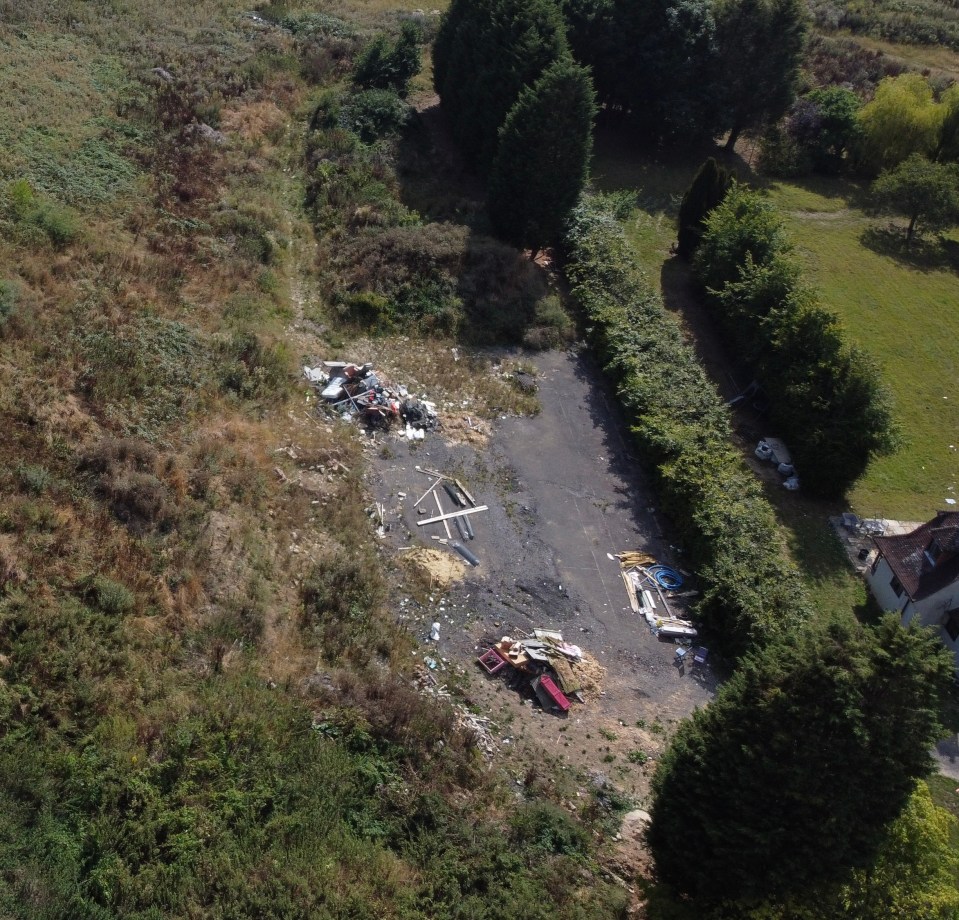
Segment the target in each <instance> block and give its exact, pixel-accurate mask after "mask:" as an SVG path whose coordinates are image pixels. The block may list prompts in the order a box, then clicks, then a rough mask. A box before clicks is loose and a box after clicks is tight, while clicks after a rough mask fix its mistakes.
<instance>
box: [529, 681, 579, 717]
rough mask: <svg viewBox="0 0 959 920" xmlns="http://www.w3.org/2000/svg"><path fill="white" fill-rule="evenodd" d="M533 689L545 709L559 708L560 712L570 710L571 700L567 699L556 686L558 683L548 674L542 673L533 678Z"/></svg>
mask: <svg viewBox="0 0 959 920" xmlns="http://www.w3.org/2000/svg"><path fill="white" fill-rule="evenodd" d="M533 690H535V691H536V696H537V698H538V699H539V701H540V703H542V704H543V709H545V710H547V711H549V710H550V709H558V710H559V711H560V712H569V705H570V704H569V700H568V699H566V697H565V695H564V694H563V691H562V690H560V689H559V687H557V686H556V683H555V682H554V681H553V679H552V678H551V677H550V676H549V675H548V674H540V675H539V677H536V678H534V679H533Z"/></svg>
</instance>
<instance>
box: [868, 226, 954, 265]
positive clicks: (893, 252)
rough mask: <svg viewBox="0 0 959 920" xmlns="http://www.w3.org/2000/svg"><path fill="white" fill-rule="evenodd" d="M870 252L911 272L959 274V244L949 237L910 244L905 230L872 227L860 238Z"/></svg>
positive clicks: (920, 239)
mask: <svg viewBox="0 0 959 920" xmlns="http://www.w3.org/2000/svg"><path fill="white" fill-rule="evenodd" d="M859 242H860V243H862V245H863V246H865V248H866V249H869V250H871V251H872V252H875V253H876V254H878V255H881V256H888V257H889V258H891V259H895V260H896V261H897V262H899V263H900V264H902V265H904V266H908V267H909V268H914V269H916V270H917V271H921V272H930V271H952V272H959V242H957V241H956V240H950V239H946V238H945V237H941V236H936V237H932V238H929V237H920V236H914V237H913V238H912V241H911V242H908V243H907V242H906V233H905V229H904V228H903V227H900V226H897V225H896V224H887V225H886V226H884V227H875V226H873V227H868V228H866V229H865V230H864V231H863V232H862V235H861V236H860V237H859Z"/></svg>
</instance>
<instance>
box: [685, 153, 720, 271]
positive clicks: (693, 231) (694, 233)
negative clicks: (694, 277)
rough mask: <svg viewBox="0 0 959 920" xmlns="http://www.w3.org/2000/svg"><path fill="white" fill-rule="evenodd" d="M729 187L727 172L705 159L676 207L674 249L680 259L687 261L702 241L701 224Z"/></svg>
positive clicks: (714, 162) (702, 224)
mask: <svg viewBox="0 0 959 920" xmlns="http://www.w3.org/2000/svg"><path fill="white" fill-rule="evenodd" d="M731 186H732V176H731V175H730V173H729V171H728V170H727V169H725V168H724V167H722V166H720V165H719V164H718V163H717V162H716V160H715V158H714V157H709V159H707V160H706V162H705V163H703V165H702V166H700V167H699V170H698V172H697V173H696V175H695V176H694V177H693V181H692V183H691V184H690V186H689V188H688V189H687V190H686V194H685V195H683V200H682V202H681V204H680V205H679V234H678V239H677V249H678V252H679V254H680V255H681V256H682V257H683V258H684V259H691V258H692V257H693V253H694V252H695V251H696V247H697V246H698V245H699V241H700V239H702V235H703V230H704V229H705V221H706V218H707V217H708V216H709V212H710V211H712V209H713V208H715V207H716V206H717V205H718V204H720V203H721V202H722V200H723V198H725V197H726V193H727V192H728V191H729V189H730V187H731Z"/></svg>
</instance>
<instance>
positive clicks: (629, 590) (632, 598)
mask: <svg viewBox="0 0 959 920" xmlns="http://www.w3.org/2000/svg"><path fill="white" fill-rule="evenodd" d="M620 574H621V575H622V576H623V583H624V584H625V585H626V594H627V596H628V597H629V606H630V607H632V608H633V613H639V603H638V601H637V600H636V590H635V589H634V588H633V583H632V582H631V581H630V580H629V575H628V573H626V572H625V571H622V570H620Z"/></svg>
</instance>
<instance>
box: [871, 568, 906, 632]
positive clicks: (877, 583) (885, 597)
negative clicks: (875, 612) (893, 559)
mask: <svg viewBox="0 0 959 920" xmlns="http://www.w3.org/2000/svg"><path fill="white" fill-rule="evenodd" d="M892 577H893V576H892V569H891V568H889V563H888V562H886V560H885V559H883V557H882V556H880V557H879V564H878V565H877V566H876V571H875V572H873V571H872V570H869V571H868V572H866V581H868V582H869V589H870V590H871V591H872V593H873V596H874V597H875V598H876V600H877V601H878V603H879V606H880V607H882V609H883V610H895V611H897V612H900V611H901V610H902V608H903V607H905V606H906V601H908V600H909V595H908V594H906V592H905V591H903V592H902V597H896V592H895V591H893V590H892ZM910 606H911V605H910ZM904 622H905V621H904Z"/></svg>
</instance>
